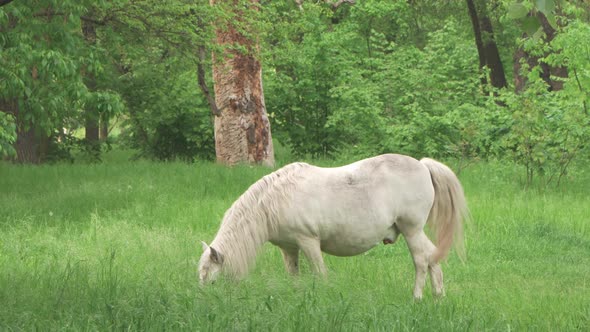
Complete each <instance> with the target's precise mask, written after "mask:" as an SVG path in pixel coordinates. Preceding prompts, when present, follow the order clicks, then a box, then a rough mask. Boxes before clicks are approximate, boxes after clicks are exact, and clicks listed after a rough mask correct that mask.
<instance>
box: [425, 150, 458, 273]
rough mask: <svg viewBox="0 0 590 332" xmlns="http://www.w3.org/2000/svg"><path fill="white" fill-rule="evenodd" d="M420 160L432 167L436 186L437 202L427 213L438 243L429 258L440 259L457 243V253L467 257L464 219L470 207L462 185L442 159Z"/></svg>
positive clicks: (435, 199)
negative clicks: (440, 160)
mask: <svg viewBox="0 0 590 332" xmlns="http://www.w3.org/2000/svg"><path fill="white" fill-rule="evenodd" d="M420 162H421V163H422V164H423V165H424V166H426V168H428V170H429V171H430V177H431V179H432V185H433V186H434V204H433V205H432V208H431V209H430V214H429V215H428V223H429V224H430V227H431V229H432V231H433V232H434V235H435V236H436V242H437V243H436V250H435V251H434V253H433V254H432V256H431V257H430V260H431V262H433V263H438V262H439V261H440V260H442V259H444V258H445V257H446V256H447V255H448V253H449V251H450V249H451V246H452V245H453V244H454V245H455V250H456V251H457V255H458V256H459V258H460V259H461V261H465V245H464V242H463V221H464V220H465V219H467V217H468V215H469V210H468V209H467V203H466V202H465V195H464V193H463V187H461V183H460V182H459V179H457V176H456V175H455V173H453V171H452V170H451V169H450V168H448V167H447V166H445V165H443V164H442V163H440V162H438V161H436V160H433V159H429V158H424V159H422V160H420Z"/></svg>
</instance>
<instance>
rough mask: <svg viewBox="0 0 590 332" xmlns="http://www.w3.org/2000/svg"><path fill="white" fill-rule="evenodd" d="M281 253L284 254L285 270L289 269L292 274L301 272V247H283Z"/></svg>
mask: <svg viewBox="0 0 590 332" xmlns="http://www.w3.org/2000/svg"><path fill="white" fill-rule="evenodd" d="M281 253H282V254H283V262H284V263H285V270H287V272H288V273H289V274H290V275H297V274H299V249H298V248H283V247H281Z"/></svg>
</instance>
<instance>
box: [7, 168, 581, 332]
mask: <svg viewBox="0 0 590 332" xmlns="http://www.w3.org/2000/svg"><path fill="white" fill-rule="evenodd" d="M269 171H270V170H268V169H264V168H257V167H253V168H252V167H236V168H231V169H227V168H224V167H221V166H218V165H215V164H211V163H197V164H192V165H188V164H183V163H153V162H146V161H140V162H133V163H132V162H125V161H116V160H110V161H108V162H105V163H103V164H97V165H76V164H74V165H69V164H67V165H66V164H61V165H53V166H35V167H33V166H14V165H9V164H0V330H73V331H80V330H157V331H161V330H190V331H194V330H240V331H241V330H256V331H261V330H278V331H279V330H288V331H301V330H313V331H331V330H338V331H340V330H360V331H365V330H375V331H380V330H384V331H409V330H419V331H432V330H440V331H451V330H452V331H466V330H472V331H507V330H518V331H523V330H534V331H566V330H567V331H572V330H580V331H587V330H589V329H590V300H588V299H589V298H590V220H589V219H590V218H589V216H590V204H589V203H590V202H589V199H588V197H589V196H590V189H589V188H590V175H589V174H588V173H584V172H582V171H579V172H578V173H576V174H575V175H572V176H570V178H569V179H568V181H567V182H566V183H564V185H563V186H562V187H561V188H558V189H547V190H536V189H533V190H527V191H523V190H521V189H520V188H521V186H520V184H519V182H518V174H519V170H515V169H513V168H511V167H507V166H502V165H500V164H478V165H475V166H473V167H470V168H468V169H466V170H464V171H463V172H462V174H461V180H462V182H463V184H464V187H465V191H466V195H467V198H468V202H469V204H470V208H471V212H472V215H473V221H472V223H471V224H469V225H468V227H467V229H466V239H467V248H468V262H467V264H461V263H460V262H459V261H458V259H457V258H456V256H454V255H451V257H450V259H449V260H448V261H447V262H446V263H445V264H444V266H443V270H444V272H445V286H446V291H447V296H446V297H445V298H443V299H439V300H437V299H433V298H432V297H431V296H430V289H429V285H428V286H427V289H426V292H425V295H426V297H425V299H424V300H423V301H422V302H419V303H415V302H414V301H413V300H412V295H411V290H412V286H413V279H414V271H413V265H412V262H411V259H410V255H409V252H408V250H407V247H406V246H405V243H404V242H403V240H401V241H399V242H398V243H397V244H395V245H393V246H379V247H377V248H375V249H373V250H372V251H369V252H368V253H366V254H364V255H360V256H357V257H353V258H337V257H330V256H326V264H327V266H328V268H329V271H330V272H329V278H328V280H326V281H322V280H316V279H314V278H313V277H312V276H310V275H309V273H307V272H306V271H308V268H307V266H306V262H302V264H303V266H302V268H303V275H302V276H301V277H299V278H295V279H294V278H291V277H289V276H287V274H286V272H285V271H284V269H283V267H282V261H281V257H280V253H279V252H278V250H277V249H275V248H274V247H272V245H267V246H265V247H264V249H263V252H262V253H261V255H260V256H259V258H258V260H257V265H256V268H255V269H254V270H253V271H252V273H251V274H250V276H249V277H248V278H247V279H246V280H244V281H242V282H239V283H235V282H229V281H220V282H218V283H216V284H215V285H213V286H212V287H207V288H200V287H199V286H198V285H197V282H196V279H197V273H196V262H197V260H198V257H199V255H200V252H201V248H200V244H199V241H200V240H205V241H207V242H209V241H211V239H212V238H213V236H214V234H215V232H216V230H217V228H218V225H219V222H220V219H221V217H222V215H223V213H224V212H225V210H226V209H227V208H228V207H229V206H230V204H231V203H232V202H233V201H234V200H235V199H236V198H237V197H238V196H239V195H240V194H241V193H242V192H243V191H244V190H245V189H246V188H248V186H249V185H250V184H252V183H253V182H254V181H256V180H257V179H258V178H260V177H261V176H262V175H264V174H266V173H268V172H269Z"/></svg>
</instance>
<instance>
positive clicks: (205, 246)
mask: <svg viewBox="0 0 590 332" xmlns="http://www.w3.org/2000/svg"><path fill="white" fill-rule="evenodd" d="M201 245H202V246H203V251H205V250H207V248H209V246H208V245H207V243H205V241H201Z"/></svg>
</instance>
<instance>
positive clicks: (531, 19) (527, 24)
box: [522, 16, 541, 36]
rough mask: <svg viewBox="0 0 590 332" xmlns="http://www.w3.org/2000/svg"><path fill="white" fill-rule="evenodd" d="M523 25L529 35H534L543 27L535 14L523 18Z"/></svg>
mask: <svg viewBox="0 0 590 332" xmlns="http://www.w3.org/2000/svg"><path fill="white" fill-rule="evenodd" d="M522 27H523V29H524V32H526V34H527V35H529V36H532V35H533V34H534V33H535V32H537V31H538V30H539V28H540V27H541V22H539V19H538V18H537V17H535V16H527V17H525V18H523V19H522Z"/></svg>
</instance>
